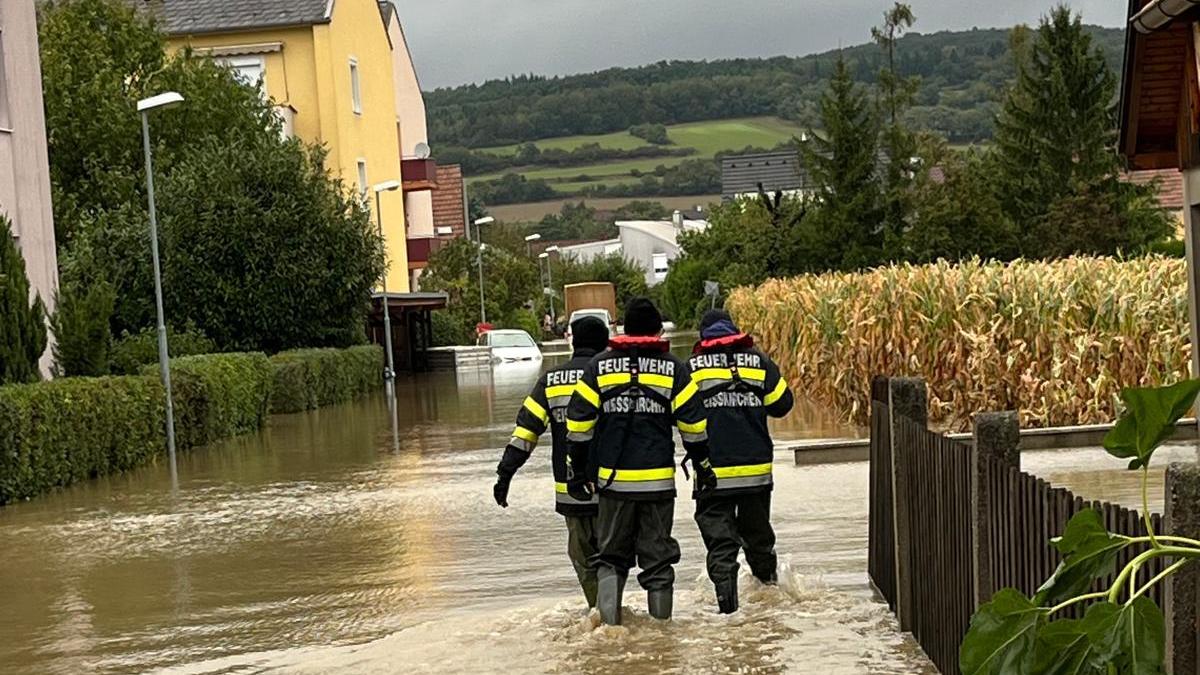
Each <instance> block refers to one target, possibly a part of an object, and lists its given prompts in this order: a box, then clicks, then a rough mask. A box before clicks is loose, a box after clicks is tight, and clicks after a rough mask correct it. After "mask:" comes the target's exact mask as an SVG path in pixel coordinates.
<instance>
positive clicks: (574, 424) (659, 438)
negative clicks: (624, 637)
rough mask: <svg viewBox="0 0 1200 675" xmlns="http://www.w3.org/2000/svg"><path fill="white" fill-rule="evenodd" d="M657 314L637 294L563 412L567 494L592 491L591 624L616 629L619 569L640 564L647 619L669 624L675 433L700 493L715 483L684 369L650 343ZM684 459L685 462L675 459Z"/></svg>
mask: <svg viewBox="0 0 1200 675" xmlns="http://www.w3.org/2000/svg"><path fill="white" fill-rule="evenodd" d="M661 332H662V316H661V315H660V314H659V313H658V309H656V308H655V307H654V305H653V304H652V303H651V302H650V301H649V300H646V299H645V298H635V299H634V300H631V301H630V303H629V306H628V307H627V308H626V310H625V335H623V336H620V337H616V338H613V339H612V340H610V341H609V344H608V350H607V351H604V352H602V353H600V354H599V355H597V356H596V358H594V359H592V361H591V363H589V364H588V366H587V368H586V369H584V371H583V376H582V377H580V379H579V382H578V383H577V384H576V386H575V394H574V395H573V396H572V397H571V405H570V407H569V408H568V409H567V430H568V434H567V438H568V440H569V441H570V448H571V449H570V473H569V476H570V478H569V479H568V481H567V486H568V490H569V491H570V493H571V494H572V495H576V496H578V497H579V498H581V499H582V498H587V497H590V496H591V494H593V493H595V492H596V491H598V492H599V495H600V514H599V516H598V517H597V519H596V538H597V543H598V545H599V553H598V554H597V555H596V557H595V564H596V573H597V577H598V582H599V595H598V600H597V604H598V607H599V609H600V619H601V620H602V621H603V622H604V623H606V624H609V625H615V624H620V623H621V596H622V594H623V592H624V588H625V580H626V578H627V577H628V575H629V570H630V569H631V568H632V567H633V566H634V564H635V563H636V564H637V566H638V567H640V568H641V570H642V571H641V573H640V574H639V575H638V583H640V584H641V586H642V588H644V589H645V590H646V592H647V600H648V603H647V604H648V605H649V609H650V615H651V616H653V617H654V618H656V619H669V618H671V608H672V593H673V590H674V584H675V570H674V568H673V567H672V566H673V565H674V564H675V563H677V562H679V544H678V543H677V542H676V541H675V539H674V538H673V537H672V536H671V525H672V521H673V518H674V512H675V440H674V438H673V436H672V428H673V427H678V429H679V432H680V436H681V437H682V439H683V445H684V448H685V449H686V450H687V460H690V461H691V463H692V467H693V469H694V471H695V474H696V478H695V481H696V485H697V486H698V491H699V492H700V494H706V493H707V491H708V490H711V489H712V488H713V487H715V485H716V476H715V475H714V474H713V470H712V466H711V465H710V464H709V461H708V435H707V424H708V422H707V419H706V418H705V414H704V406H703V405H702V403H701V401H700V397H699V394H698V390H697V388H696V384H695V383H694V382H693V381H692V378H691V373H690V371H689V369H688V367H687V363H686V362H684V361H683V360H681V359H679V358H677V357H675V356H674V355H672V354H671V352H670V343H668V342H667V341H666V340H663V339H661V338H660V337H659V334H660V333H661ZM685 461H686V460H685Z"/></svg>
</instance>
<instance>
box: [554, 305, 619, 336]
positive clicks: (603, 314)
mask: <svg viewBox="0 0 1200 675" xmlns="http://www.w3.org/2000/svg"><path fill="white" fill-rule="evenodd" d="M585 316H594V317H596V318H597V319H600V320H601V321H603V322H604V325H605V326H608V332H609V333H610V334H612V335H616V334H617V330H616V326H615V325H613V320H612V317H611V316H609V314H608V310H607V309H603V308H600V307H597V308H594V309H577V310H575V311H574V312H571V318H570V319H569V320H568V321H567V334H566V338H567V344H571V324H573V323H575V321H576V320H577V319H582V318H583V317H585Z"/></svg>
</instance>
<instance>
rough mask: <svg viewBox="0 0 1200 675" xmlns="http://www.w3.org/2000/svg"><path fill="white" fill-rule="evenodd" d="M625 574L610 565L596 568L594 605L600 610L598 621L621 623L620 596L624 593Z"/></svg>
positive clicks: (608, 623)
mask: <svg viewBox="0 0 1200 675" xmlns="http://www.w3.org/2000/svg"><path fill="white" fill-rule="evenodd" d="M627 576H628V575H627V574H621V573H620V572H617V571H616V570H614V569H613V568H611V567H601V568H600V569H598V570H596V577H597V580H596V607H597V608H598V609H599V610H600V621H601V622H602V623H604V624H605V625H608V626H620V625H621V596H622V595H624V593H625V579H626V577H627Z"/></svg>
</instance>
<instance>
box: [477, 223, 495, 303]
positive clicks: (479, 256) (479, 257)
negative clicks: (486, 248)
mask: <svg viewBox="0 0 1200 675" xmlns="http://www.w3.org/2000/svg"><path fill="white" fill-rule="evenodd" d="M494 222H496V219H495V218H493V217H491V216H484V217H482V218H478V219H476V220H475V234H476V236H478V237H479V248H477V249H476V250H475V262H476V264H478V265H479V323H487V310H486V309H484V307H483V230H482V229H480V228H481V227H482V226H483V225H490V224H492V223H494Z"/></svg>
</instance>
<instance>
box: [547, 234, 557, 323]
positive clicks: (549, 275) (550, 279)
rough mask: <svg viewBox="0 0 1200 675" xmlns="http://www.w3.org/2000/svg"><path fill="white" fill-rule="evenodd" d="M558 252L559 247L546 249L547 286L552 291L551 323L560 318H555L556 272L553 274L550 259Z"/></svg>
mask: <svg viewBox="0 0 1200 675" xmlns="http://www.w3.org/2000/svg"><path fill="white" fill-rule="evenodd" d="M557 250H558V247H557V246H548V247H546V286H547V287H548V288H549V289H550V321H551V322H554V321H557V320H558V317H556V316H554V272H553V269H554V266H553V265H552V264H551V262H552V261H551V258H550V254H551V253H554V252H555V251H557Z"/></svg>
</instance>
